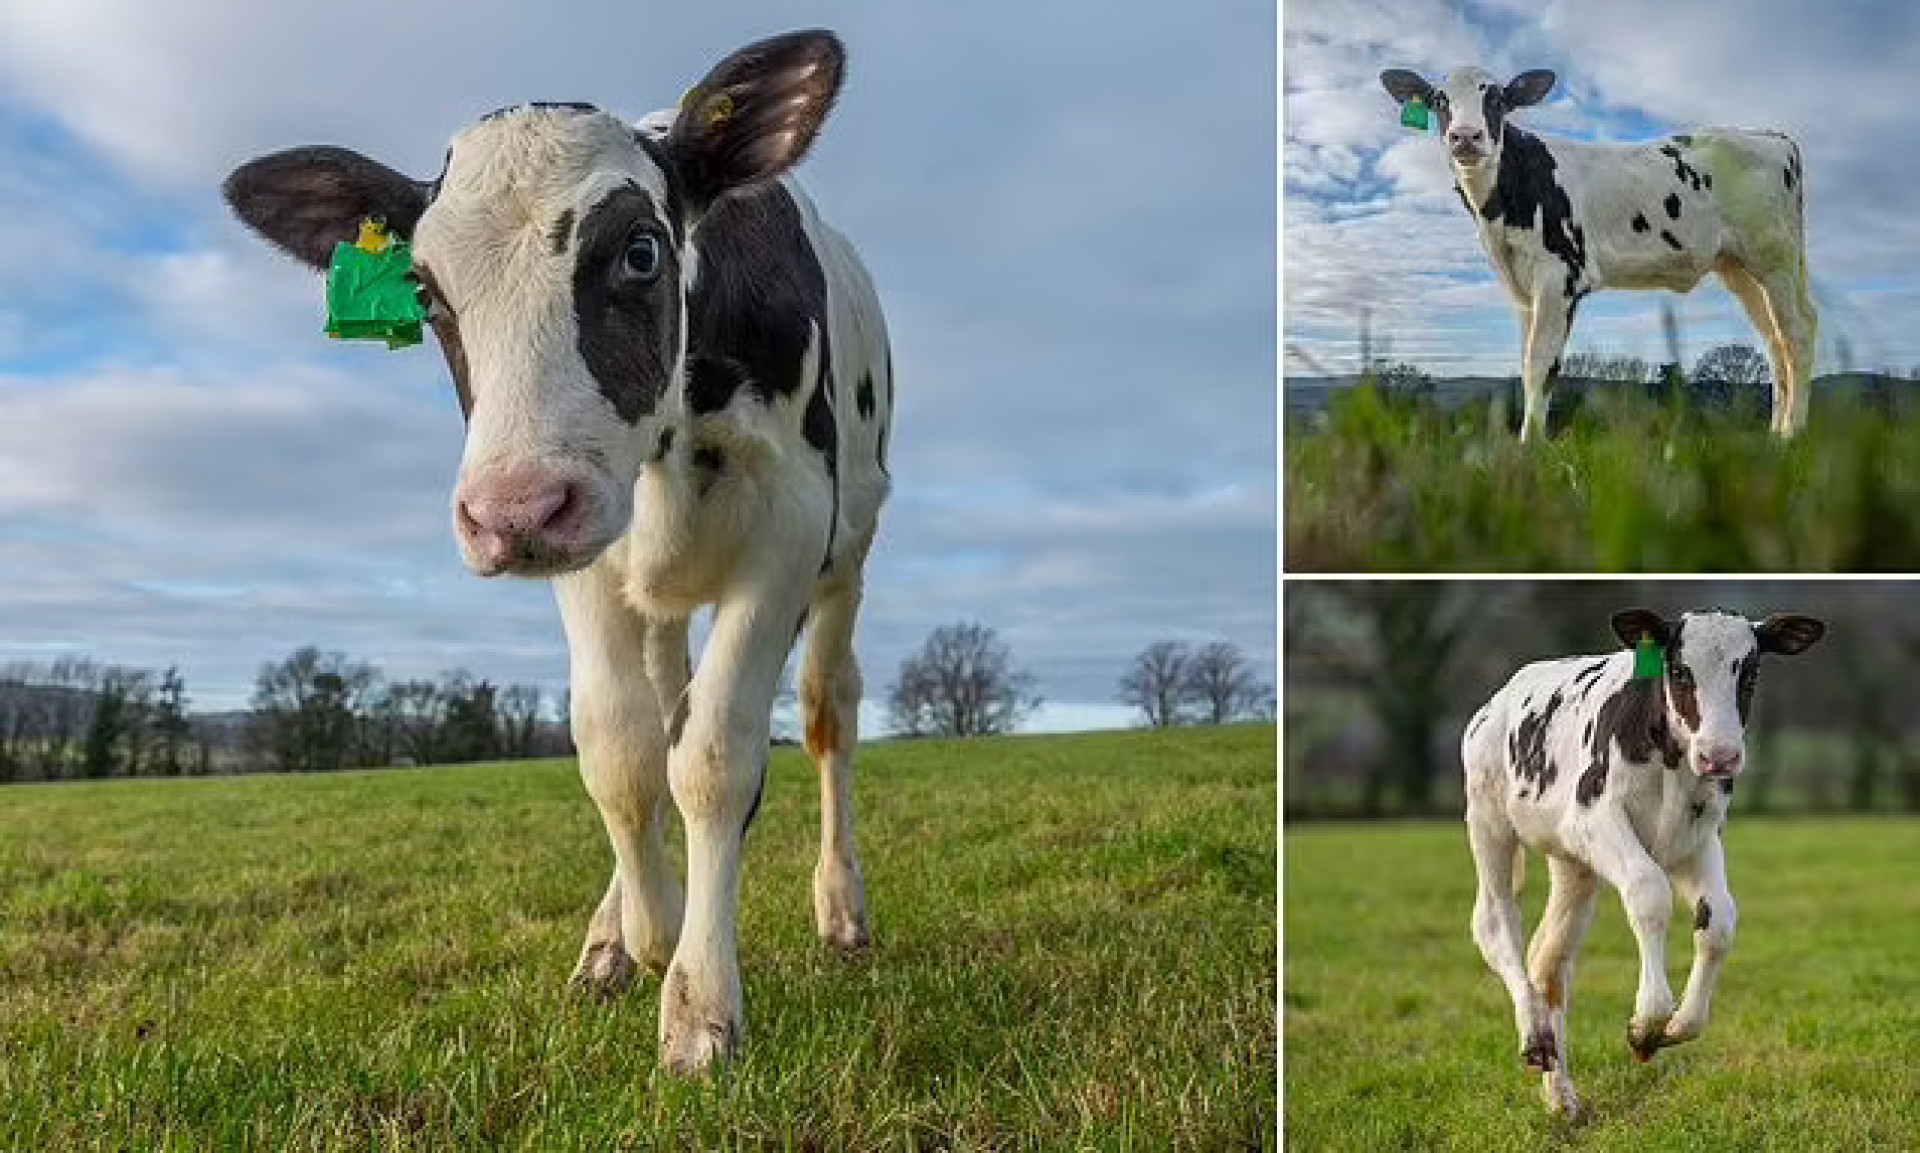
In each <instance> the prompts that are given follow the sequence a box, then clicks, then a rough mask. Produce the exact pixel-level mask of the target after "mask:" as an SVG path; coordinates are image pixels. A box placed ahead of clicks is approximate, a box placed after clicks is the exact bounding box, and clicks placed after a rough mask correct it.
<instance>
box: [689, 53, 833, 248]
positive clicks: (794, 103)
mask: <svg viewBox="0 0 1920 1153" xmlns="http://www.w3.org/2000/svg"><path fill="white" fill-rule="evenodd" d="M845 66H846V50H845V49H844V48H842V47H841V45H840V40H839V38H838V37H836V36H835V35H834V34H833V33H831V32H826V31H820V30H814V31H809V32H789V33H786V34H785V35H782V36H775V37H772V38H770V39H767V40H761V41H758V42H757V43H753V44H749V45H747V46H746V47H745V48H742V49H740V50H739V51H738V52H735V53H734V54H733V55H731V56H729V57H727V58H726V59H725V60H722V61H721V62H720V63H718V64H716V65H714V68H713V71H711V72H709V73H707V75H706V78H705V79H703V80H702V81H700V83H698V84H696V85H694V86H693V88H692V90H690V91H689V92H688V93H687V97H686V99H685V100H683V101H682V102H681V104H680V115H679V116H678V117H677V118H676V119H675V120H674V122H673V128H672V129H671V130H669V131H668V132H667V135H666V137H665V138H664V139H663V140H662V141H661V144H662V146H663V147H665V149H666V150H667V154H668V155H669V156H670V157H672V159H673V162H674V167H675V168H676V169H677V170H678V171H679V174H680V177H681V179H682V181H683V182H684V185H685V189H686V193H687V196H688V198H689V199H690V200H691V201H692V202H693V207H694V209H695V210H696V211H699V210H702V209H704V208H705V207H706V206H707V205H709V204H711V203H713V202H714V201H715V200H717V199H719V198H720V197H722V196H724V195H726V194H727V193H729V192H732V191H733V190H734V189H737V188H744V187H747V186H748V185H751V184H755V183H758V182H759V181H762V180H771V179H773V178H774V177H776V176H779V175H780V174H781V173H783V172H785V171H786V170H787V169H789V168H792V167H793V166H794V165H795V164H797V163H799V161H800V158H801V157H803V156H805V155H806V153H807V148H808V147H809V146H810V145H811V144H812V143H813V138H814V136H815V135H817V134H818V133H819V131H820V125H821V124H822V123H824V122H825V121H826V118H827V112H828V111H829V110H830V109H832V107H833V100H834V97H835V96H836V95H838V94H839V91H840V77H841V74H842V72H843V71H844V69H845Z"/></svg>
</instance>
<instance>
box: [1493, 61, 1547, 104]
mask: <svg viewBox="0 0 1920 1153" xmlns="http://www.w3.org/2000/svg"><path fill="white" fill-rule="evenodd" d="M1555 79H1557V77H1555V76H1554V74H1553V73H1552V72H1550V71H1548V70H1547V69H1545V68H1536V69H1534V70H1533V71H1531V72H1522V73H1521V74H1520V75H1518V76H1515V77H1514V78H1513V79H1511V80H1509V81H1507V88H1506V92H1505V93H1504V95H1505V96H1506V103H1507V107H1508V108H1525V107H1527V106H1528V105H1530V104H1538V103H1540V102H1541V101H1542V100H1545V99H1546V98H1547V93H1549V92H1551V91H1553V82H1554V80H1555Z"/></svg>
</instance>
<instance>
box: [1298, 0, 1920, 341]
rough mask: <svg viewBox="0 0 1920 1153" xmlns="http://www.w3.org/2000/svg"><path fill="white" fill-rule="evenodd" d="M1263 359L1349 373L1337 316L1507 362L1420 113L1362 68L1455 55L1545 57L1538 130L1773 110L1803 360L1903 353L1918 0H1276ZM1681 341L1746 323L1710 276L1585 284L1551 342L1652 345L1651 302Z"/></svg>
mask: <svg viewBox="0 0 1920 1153" xmlns="http://www.w3.org/2000/svg"><path fill="white" fill-rule="evenodd" d="M1283 57H1284V60H1283V69H1284V76H1285V89H1286V92H1285V105H1286V113H1285V115H1286V122H1285V130H1284V139H1285V150H1284V153H1283V158H1284V159H1283V162H1282V168H1283V178H1284V195H1283V211H1284V215H1285V225H1284V235H1283V240H1282V246H1283V247H1282V252H1283V260H1284V262H1285V284H1286V289H1285V292H1286V298H1285V307H1286V332H1285V342H1284V346H1285V355H1284V362H1283V363H1284V368H1285V371H1287V372H1289V373H1301V374H1307V375H1312V374H1316V373H1319V372H1327V373H1350V372H1352V371H1354V369H1355V367H1356V365H1357V362H1358V345H1359V340H1358V332H1359V324H1360V322H1359V317H1360V315H1361V313H1362V311H1363V310H1365V311H1367V312H1369V313H1370V315H1371V320H1372V326H1373V332H1374V336H1375V343H1376V349H1378V348H1379V346H1380V345H1381V344H1382V343H1384V344H1385V351H1386V354H1387V355H1388V356H1390V357H1393V358H1394V359H1405V360H1411V361H1413V362H1415V363H1417V364H1419V365H1421V366H1422V367H1424V368H1426V369H1427V370H1428V371H1431V372H1434V373H1437V374H1447V375H1451V374H1464V373H1485V374H1493V375H1500V376H1509V375H1514V374H1516V373H1517V372H1518V371H1519V369H1518V364H1519V347H1520V337H1519V331H1518V325H1517V322H1516V321H1515V320H1514V316H1513V310H1512V307H1511V305H1510V304H1509V303H1508V301H1507V299H1506V296H1505V294H1504V292H1502V291H1501V289H1500V288H1499V286H1498V283H1497V281H1496V280H1495V278H1494V274H1493V271H1492V269H1491V267H1490V266H1489V265H1488V263H1487V260H1486V257H1485V255H1484V253H1483V251H1482V249H1481V248H1480V244H1479V241H1478V239H1477V238H1476V236H1475V234H1474V230H1473V226H1472V223H1471V222H1470V221H1469V220H1468V219H1467V217H1466V214H1465V213H1464V212H1463V211H1462V210H1461V208H1460V205H1459V202H1458V201H1457V199H1456V198H1455V196H1454V194H1453V192H1452V188H1451V176H1450V174H1449V170H1448V168H1447V165H1446V160H1445V156H1444V155H1443V152H1442V149H1441V146H1440V143H1439V141H1438V139H1437V137H1436V136H1435V135H1434V134H1432V133H1427V134H1425V135H1421V134H1416V133H1413V132H1411V131H1409V130H1406V129H1402V128H1400V127H1399V122H1398V118H1397V111H1396V109H1395V107H1394V104H1393V102H1392V101H1391V99H1389V98H1388V96H1387V95H1386V93H1385V91H1383V90H1382V89H1381V87H1380V83H1379V80H1378V76H1379V73H1380V71H1381V70H1382V69H1384V68H1392V67H1401V68H1411V69H1414V70H1416V71H1418V72H1420V73H1422V74H1423V75H1426V76H1428V77H1429V78H1434V79H1437V78H1438V77H1440V76H1443V75H1445V74H1446V73H1447V72H1449V71H1451V70H1453V69H1454V68H1457V67H1460V66H1462V65H1467V64H1478V65H1480V66H1481V67H1484V68H1486V69H1487V70H1489V71H1491V72H1494V73H1496V74H1498V75H1502V76H1510V75H1514V74H1516V73H1518V72H1521V71H1524V70H1526V69H1529V68H1551V69H1553V70H1555V71H1556V72H1557V73H1558V74H1559V77H1560V82H1559V84H1558V86H1557V87H1556V88H1555V91H1554V94H1553V95H1552V96H1551V97H1550V98H1549V99H1548V101H1547V102H1546V103H1545V104H1543V105H1541V106H1539V107H1537V108H1534V109H1530V110H1528V111H1526V112H1524V113H1520V114H1518V115H1516V117H1515V119H1516V121H1517V122H1519V123H1522V124H1524V125H1526V127H1527V128H1529V129H1530V130H1532V131H1535V132H1537V133H1539V134H1541V135H1545V136H1569V137H1578V138H1583V139H1603V140H1638V139H1645V138H1648V137H1652V136H1657V135H1661V134H1664V133H1667V132H1673V131H1680V130H1683V129H1685V128H1687V127H1690V126H1697V125H1706V124H1730V125H1743V126H1748V127H1767V128H1777V129H1780V130H1784V131H1786V132H1788V133H1789V134H1791V135H1792V136H1794V137H1795V138H1796V139H1797V140H1799V142H1800V144H1801V147H1802V149H1803V151H1804V153H1805V156H1806V169H1807V187H1808V201H1807V212H1808V222H1807V224H1808V238H1809V239H1808V248H1809V269H1810V272H1811V274H1812V277H1813V285H1814V295H1815V299H1816V301H1817V302H1818V304H1819V307H1820V310H1821V332H1820V341H1819V349H1818V353H1817V371H1819V372H1830V371H1835V370H1838V369H1839V368H1840V367H1842V364H1841V360H1842V359H1843V354H1842V352H1841V349H1840V341H1841V339H1842V338H1844V340H1845V343H1846V345H1847V346H1848V350H1849V351H1848V354H1847V355H1848V356H1849V357H1850V360H1851V364H1852V367H1855V368H1862V369H1888V368H1892V369H1897V370H1899V371H1903V372H1904V371H1908V370H1910V369H1912V368H1913V367H1914V366H1915V365H1920V324H1916V323H1915V320H1916V319H1920V214H1916V213H1915V212H1914V211H1913V207H1914V204H1915V200H1916V197H1915V194H1914V191H1913V190H1914V189H1915V187H1916V183H1917V182H1920V115H1916V114H1915V112H1914V109H1915V106H1916V105H1915V101H1914V96H1913V84H1914V77H1915V76H1916V75H1920V7H1916V6H1914V5H1911V4H1908V3H1904V2H1902V0H1877V2H1858V3H1854V2H1849V3H1845V4H1832V3H1822V2H1818V0H1743V2H1742V3H1738V4H1718V3H1687V2H1680V3H1676V2H1675V0H1613V2H1609V3H1605V4H1599V3H1592V2H1589V0H1571V2H1569V0H1548V2H1545V3H1542V2H1539V0H1474V2H1468V0H1390V2H1373V0H1290V2H1289V3H1288V4H1287V6H1286V15H1285V35H1284V38H1283ZM1663 300H1665V301H1670V302H1672V304H1673V305H1674V307H1675V309H1676V311H1677V313H1678V316H1679V319H1680V325H1681V329H1682V333H1683V337H1684V342H1685V343H1684V346H1683V359H1684V360H1685V361H1686V362H1687V363H1689V364H1691V363H1692V362H1693V361H1694V359H1695V358H1697V357H1698V356H1699V355H1700V354H1701V353H1702V352H1704V351H1705V350H1706V349H1707V348H1709V347H1711V346H1713V345H1715V344H1720V343H1725V342H1727V341H1746V342H1749V343H1753V344H1755V345H1756V347H1757V346H1758V343H1759V342H1758V340H1757V338H1756V337H1755V336H1754V335H1753V333H1752V330H1751V329H1750V328H1749V327H1748V325H1747V322H1746V320H1745V318H1744V316H1742V315H1741V313H1740V311H1739V306H1738V304H1737V303H1736V302H1735V301H1734V299H1733V297H1732V296H1731V295H1730V294H1728V293H1727V292H1726V290H1725V289H1724V288H1722V287H1720V285H1719V282H1718V281H1717V280H1713V279H1711V278H1709V279H1708V280H1707V281H1706V282H1704V283H1702V284H1701V285H1700V287H1698V288H1697V289H1695V291H1694V292H1692V293H1691V294H1688V295H1686V296H1675V295H1672V294H1668V293H1652V292H1606V293H1600V294H1597V295H1595V296H1594V297H1592V298H1591V299H1590V300H1588V301H1587V302H1586V303H1585V304H1583V305H1582V307H1581V311H1580V317H1579V321H1578V323H1577V324H1576V326H1575V328H1574V332H1573V336H1572V339H1571V340H1570V341H1569V347H1570V348H1573V349H1591V350H1596V351H1604V352H1610V353H1618V354H1626V355H1633V356H1640V357H1644V358H1646V359H1647V360H1649V361H1653V362H1658V361H1663V360H1665V359H1667V353H1666V342H1665V337H1664V336H1663V334H1662V329H1661V323H1660V306H1661V302H1662V301H1663Z"/></svg>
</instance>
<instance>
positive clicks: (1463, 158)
mask: <svg viewBox="0 0 1920 1153" xmlns="http://www.w3.org/2000/svg"><path fill="white" fill-rule="evenodd" d="M1553 82H1554V75H1553V73H1552V72H1549V71H1547V70H1545V69H1535V70H1533V71H1531V72H1522V73H1521V74H1520V75H1518V76H1515V77H1514V78H1513V79H1512V80H1509V81H1507V82H1506V83H1505V84H1502V83H1500V82H1499V81H1498V80H1496V79H1494V77H1493V74H1492V73H1490V72H1487V71H1486V70H1484V69H1480V68H1457V69H1455V70H1454V71H1453V72H1452V73H1451V74H1449V75H1448V76H1447V78H1446V79H1445V80H1443V81H1441V82H1440V83H1439V84H1438V85H1437V86H1436V85H1434V84H1430V83H1428V82H1427V80H1426V79H1425V78H1424V77H1422V76H1421V75H1420V74H1419V73H1417V72H1409V71H1407V70H1406V69H1404V68H1389V69H1387V70H1386V71H1385V72H1382V73H1381V74H1380V83H1381V84H1383V85H1385V86H1386V89H1387V93H1388V94H1389V95H1391V96H1392V97H1393V98H1394V99H1395V100H1396V101H1398V102H1399V103H1401V104H1405V103H1406V102H1407V101H1409V100H1413V99H1415V98H1418V99H1420V100H1423V101H1425V102H1426V104H1427V107H1429V108H1431V109H1433V112H1434V115H1435V116H1436V117H1437V118H1438V120H1439V125H1440V139H1441V140H1442V141H1444V142H1445V143H1446V146H1447V155H1448V156H1450V157H1452V159H1453V163H1454V165H1455V167H1457V168H1462V169H1466V170H1469V171H1472V170H1475V169H1478V168H1479V167H1480V166H1481V165H1483V164H1486V163H1487V162H1488V161H1489V160H1490V159H1496V158H1497V157H1499V155H1500V141H1501V137H1502V135H1503V134H1504V133H1505V131H1506V126H1507V113H1508V112H1511V111H1512V110H1513V109H1515V108H1525V107H1528V106H1529V105H1533V104H1538V103H1540V101H1542V100H1544V99H1546V97H1547V93H1549V92H1551V91H1553Z"/></svg>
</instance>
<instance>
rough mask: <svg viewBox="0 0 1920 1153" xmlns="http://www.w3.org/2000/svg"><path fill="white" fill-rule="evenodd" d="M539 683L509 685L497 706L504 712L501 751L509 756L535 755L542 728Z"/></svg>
mask: <svg viewBox="0 0 1920 1153" xmlns="http://www.w3.org/2000/svg"><path fill="white" fill-rule="evenodd" d="M541 703H542V701H541V692H540V686H539V685H508V686H507V687H506V688H505V689H503V690H501V693H500V699H499V701H498V702H497V704H496V706H495V710H496V711H497V712H498V713H499V716H500V744H501V749H500V752H501V754H502V755H504V756H509V757H530V756H532V755H533V746H534V739H535V737H536V736H537V735H538V733H539V728H540V705H541Z"/></svg>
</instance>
